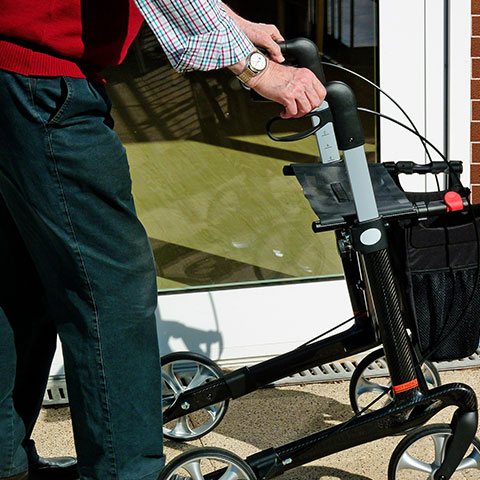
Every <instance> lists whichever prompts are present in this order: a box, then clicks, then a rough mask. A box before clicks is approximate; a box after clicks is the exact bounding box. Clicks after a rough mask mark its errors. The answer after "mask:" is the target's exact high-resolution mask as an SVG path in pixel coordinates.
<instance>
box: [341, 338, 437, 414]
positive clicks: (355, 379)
mask: <svg viewBox="0 0 480 480" xmlns="http://www.w3.org/2000/svg"><path fill="white" fill-rule="evenodd" d="M384 356H385V353H384V351H383V347H380V348H377V349H376V350H374V351H373V352H370V353H369V354H368V355H367V356H366V357H364V358H363V359H362V360H361V361H360V362H359V363H358V365H357V368H355V370H354V372H353V375H352V378H351V380H350V385H349V397H350V405H351V406H352V410H353V411H354V412H355V414H357V415H358V414H359V413H360V412H361V410H362V408H361V407H360V405H359V404H358V394H357V391H358V388H357V387H358V384H359V382H360V380H361V379H362V378H364V373H365V371H367V369H368V368H369V366H370V365H371V364H372V363H374V362H378V361H379V360H383V361H384ZM423 368H426V369H427V370H428V371H429V373H430V374H431V379H430V380H431V381H430V382H429V385H430V386H431V387H438V386H440V385H441V380H440V375H439V374H438V370H437V369H436V367H435V365H433V363H431V362H429V361H428V360H427V361H426V362H424V364H423ZM385 374H386V376H387V375H389V372H388V367H387V370H386V372H385ZM379 395H380V393H379ZM389 401H391V397H389V396H388V395H387V394H386V395H384V398H383V401H379V404H378V405H385V403H388V402H389ZM377 408H378V407H377ZM371 409H375V404H374V405H372V407H371ZM371 409H369V410H370V411H371Z"/></svg>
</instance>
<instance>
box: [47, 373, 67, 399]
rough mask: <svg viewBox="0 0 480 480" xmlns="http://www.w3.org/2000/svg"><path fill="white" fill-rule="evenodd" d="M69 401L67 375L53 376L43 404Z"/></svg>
mask: <svg viewBox="0 0 480 480" xmlns="http://www.w3.org/2000/svg"><path fill="white" fill-rule="evenodd" d="M67 403H68V392H67V384H66V382H65V377H51V378H50V379H49V381H48V384H47V389H46V391H45V396H44V397H43V405H44V406H50V405H66V404H67Z"/></svg>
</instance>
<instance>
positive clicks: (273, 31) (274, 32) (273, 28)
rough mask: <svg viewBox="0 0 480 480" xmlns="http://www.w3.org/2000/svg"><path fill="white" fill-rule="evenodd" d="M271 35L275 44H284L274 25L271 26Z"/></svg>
mask: <svg viewBox="0 0 480 480" xmlns="http://www.w3.org/2000/svg"><path fill="white" fill-rule="evenodd" d="M271 35H272V38H273V39H274V40H275V41H276V42H284V41H285V39H284V38H283V36H282V34H281V33H280V31H279V30H278V28H277V27H276V26H275V25H273V26H272V34H271Z"/></svg>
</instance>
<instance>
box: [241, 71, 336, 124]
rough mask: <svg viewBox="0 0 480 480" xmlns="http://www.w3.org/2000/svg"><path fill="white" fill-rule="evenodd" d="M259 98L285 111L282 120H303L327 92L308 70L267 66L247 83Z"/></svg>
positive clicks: (318, 104)
mask: <svg viewBox="0 0 480 480" xmlns="http://www.w3.org/2000/svg"><path fill="white" fill-rule="evenodd" d="M248 86H249V87H250V88H253V90H255V91H256V92H257V93H259V94H260V95H261V96H262V97H265V98H268V99H269V100H273V101H274V102H277V103H279V104H281V105H283V106H284V107H285V111H284V112H282V113H281V114H280V116H281V117H282V118H285V119H286V118H299V117H303V116H304V115H306V114H307V113H309V112H311V111H312V110H313V109H315V108H317V107H319V106H320V104H321V103H322V102H323V100H324V99H325V96H326V94H327V91H326V90H325V87H324V86H323V85H322V84H321V82H320V81H319V80H318V78H317V77H316V76H315V75H314V74H313V73H312V72H311V70H308V68H295V67H287V66H285V65H280V64H278V63H275V62H269V63H268V67H267V69H266V70H265V71H264V72H263V73H262V74H261V75H258V76H257V77H254V78H252V79H251V80H250V81H249V82H248Z"/></svg>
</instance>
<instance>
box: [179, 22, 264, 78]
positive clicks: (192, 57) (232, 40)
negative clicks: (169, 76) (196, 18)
mask: <svg viewBox="0 0 480 480" xmlns="http://www.w3.org/2000/svg"><path fill="white" fill-rule="evenodd" d="M254 49H255V47H254V46H253V44H252V42H250V40H249V39H248V37H247V36H246V35H245V34H244V33H243V32H242V30H240V28H239V27H238V26H237V25H236V23H235V22H234V21H233V20H231V19H230V18H229V17H228V18H227V17H223V18H220V19H219V23H218V27H217V28H216V29H215V30H212V31H209V32H206V33H202V34H198V35H194V36H190V37H189V38H188V41H187V45H186V46H185V49H184V50H183V52H181V53H180V52H176V53H177V55H178V54H179V53H180V55H179V57H178V56H177V58H176V60H177V61H176V63H173V62H172V64H173V67H174V68H175V70H177V71H178V72H187V71H191V70H216V69H220V68H225V67H229V66H230V65H234V64H236V63H238V62H240V61H242V60H244V59H245V58H247V56H248V55H249V54H250V53H251V52H252V50H254Z"/></svg>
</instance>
